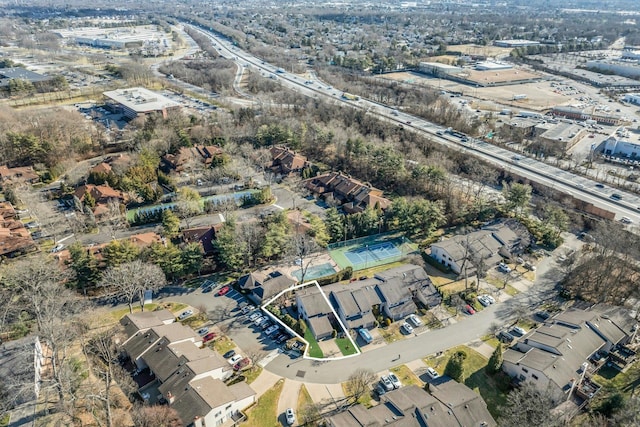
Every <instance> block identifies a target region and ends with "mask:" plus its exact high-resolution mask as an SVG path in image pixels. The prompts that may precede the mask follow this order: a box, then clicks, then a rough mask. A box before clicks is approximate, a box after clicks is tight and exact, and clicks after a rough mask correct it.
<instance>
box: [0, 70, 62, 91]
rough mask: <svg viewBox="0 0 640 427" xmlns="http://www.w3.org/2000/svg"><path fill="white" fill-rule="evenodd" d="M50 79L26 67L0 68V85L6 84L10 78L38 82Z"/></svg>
mask: <svg viewBox="0 0 640 427" xmlns="http://www.w3.org/2000/svg"><path fill="white" fill-rule="evenodd" d="M49 79H51V77H49V76H43V75H42V74H38V73H34V72H33V71H29V70H27V69H26V68H22V67H13V68H0V87H3V86H8V85H9V82H11V80H24V81H28V82H30V83H39V82H44V81H47V80H49Z"/></svg>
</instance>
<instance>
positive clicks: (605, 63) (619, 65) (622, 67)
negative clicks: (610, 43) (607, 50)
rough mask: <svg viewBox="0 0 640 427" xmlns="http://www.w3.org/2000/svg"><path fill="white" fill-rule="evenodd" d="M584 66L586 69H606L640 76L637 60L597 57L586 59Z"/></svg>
mask: <svg viewBox="0 0 640 427" xmlns="http://www.w3.org/2000/svg"><path fill="white" fill-rule="evenodd" d="M586 67H587V68H588V69H595V70H600V71H607V72H610V73H614V74H617V75H619V76H624V77H631V78H636V77H640V65H638V61H632V60H622V59H618V60H614V59H608V60H605V59H597V60H592V61H587V63H586Z"/></svg>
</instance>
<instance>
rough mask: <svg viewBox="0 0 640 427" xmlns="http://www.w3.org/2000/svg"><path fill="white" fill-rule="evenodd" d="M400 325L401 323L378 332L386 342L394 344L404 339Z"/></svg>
mask: <svg viewBox="0 0 640 427" xmlns="http://www.w3.org/2000/svg"><path fill="white" fill-rule="evenodd" d="M400 325H401V323H398V322H396V323H392V324H390V325H389V326H387V327H384V328H379V329H378V330H379V331H380V335H382V338H384V340H385V341H386V342H388V343H392V342H395V341H398V340H401V339H402V338H404V335H402V333H400Z"/></svg>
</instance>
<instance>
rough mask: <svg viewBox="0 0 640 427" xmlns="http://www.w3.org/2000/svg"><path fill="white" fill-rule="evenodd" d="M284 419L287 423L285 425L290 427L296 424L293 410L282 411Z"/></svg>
mask: <svg viewBox="0 0 640 427" xmlns="http://www.w3.org/2000/svg"><path fill="white" fill-rule="evenodd" d="M284 417H285V419H286V421H287V424H288V425H290V426H291V425H293V424H294V423H295V422H296V413H295V412H293V408H287V410H286V411H284Z"/></svg>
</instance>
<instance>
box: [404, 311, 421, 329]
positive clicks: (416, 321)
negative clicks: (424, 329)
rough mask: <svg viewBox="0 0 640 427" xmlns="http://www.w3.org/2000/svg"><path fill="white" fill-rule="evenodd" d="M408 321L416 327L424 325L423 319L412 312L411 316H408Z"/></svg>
mask: <svg viewBox="0 0 640 427" xmlns="http://www.w3.org/2000/svg"><path fill="white" fill-rule="evenodd" d="M407 323H410V324H412V325H413V326H415V327H416V328H417V327H419V326H422V320H420V318H419V317H418V316H416V315H415V314H410V315H409V317H407Z"/></svg>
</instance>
